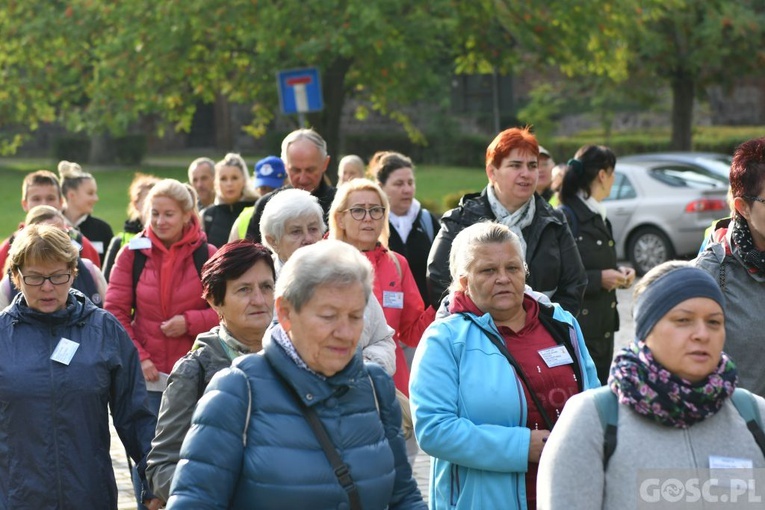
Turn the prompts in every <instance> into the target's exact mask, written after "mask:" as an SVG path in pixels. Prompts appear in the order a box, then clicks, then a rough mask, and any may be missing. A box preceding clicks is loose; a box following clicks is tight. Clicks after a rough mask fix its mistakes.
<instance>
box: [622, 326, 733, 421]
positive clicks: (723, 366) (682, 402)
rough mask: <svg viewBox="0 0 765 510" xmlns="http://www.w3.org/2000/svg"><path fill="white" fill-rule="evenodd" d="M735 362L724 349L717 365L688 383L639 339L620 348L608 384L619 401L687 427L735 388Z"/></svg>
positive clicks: (719, 405)
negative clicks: (701, 378)
mask: <svg viewBox="0 0 765 510" xmlns="http://www.w3.org/2000/svg"><path fill="white" fill-rule="evenodd" d="M737 374H738V373H737V370H736V365H735V364H734V363H733V361H732V360H731V359H730V358H729V357H728V355H727V354H725V353H724V352H723V353H722V356H721V357H720V363H718V365H717V368H716V369H715V370H714V371H713V372H712V373H711V374H709V375H708V376H707V377H706V378H705V379H704V380H702V381H699V382H697V383H691V382H689V381H687V380H686V379H683V378H682V377H680V376H677V375H675V374H673V373H671V372H670V371H669V370H667V369H666V368H664V367H663V366H662V365H661V364H660V363H659V362H658V361H656V360H655V359H654V357H653V354H652V353H651V350H650V349H649V348H648V346H646V344H645V342H643V341H642V340H641V341H639V342H637V343H633V344H631V345H629V346H628V347H625V348H624V349H622V351H621V352H620V353H619V354H617V355H616V357H615V358H614V362H613V364H612V365H611V376H610V377H609V378H608V385H609V387H610V388H611V391H613V392H614V393H615V394H616V396H617V398H618V400H619V402H620V403H622V404H625V405H628V406H629V407H630V408H632V410H633V411H635V412H636V413H638V414H641V415H643V416H646V417H647V418H649V419H651V420H653V421H655V422H656V423H659V424H661V425H665V426H667V427H675V428H680V429H686V428H688V427H690V426H692V425H694V424H696V423H698V422H701V421H703V420H705V419H706V418H709V417H710V416H713V415H714V414H715V413H717V411H719V410H720V408H722V406H723V404H724V403H725V400H726V399H728V398H729V397H730V396H731V395H732V394H733V390H735V389H736V382H737V379H738V375H737Z"/></svg>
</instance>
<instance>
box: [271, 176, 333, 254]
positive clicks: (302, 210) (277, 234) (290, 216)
mask: <svg viewBox="0 0 765 510" xmlns="http://www.w3.org/2000/svg"><path fill="white" fill-rule="evenodd" d="M306 217H310V218H311V219H313V218H316V220H318V222H319V224H320V225H321V233H322V235H324V232H326V231H327V225H326V224H325V223H324V211H323V210H322V208H321V205H320V204H319V200H318V199H317V198H316V197H315V196H313V195H311V194H310V193H308V192H307V191H305V190H302V189H295V188H289V189H284V190H280V191H279V192H278V193H274V195H272V196H271V199H270V200H269V201H268V203H267V204H266V206H265V207H264V208H263V215H262V216H261V218H260V238H261V239H262V240H263V244H264V245H266V246H267V247H268V248H269V249H270V250H271V251H273V252H276V249H275V248H274V246H273V245H274V244H278V243H279V241H281V239H282V236H283V235H284V226H285V225H286V224H287V222H288V221H290V220H294V219H296V218H306ZM269 237H270V238H272V239H273V244H272V243H271V242H269V241H268V238H269Z"/></svg>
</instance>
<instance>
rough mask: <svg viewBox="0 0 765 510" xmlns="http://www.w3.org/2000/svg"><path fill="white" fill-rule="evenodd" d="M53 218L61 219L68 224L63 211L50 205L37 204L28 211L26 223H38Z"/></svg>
mask: <svg viewBox="0 0 765 510" xmlns="http://www.w3.org/2000/svg"><path fill="white" fill-rule="evenodd" d="M52 219H57V220H60V221H61V222H62V223H63V224H64V225H66V218H64V215H63V213H62V212H61V211H59V210H58V209H56V208H55V207H51V206H49V205H36V206H34V207H33V208H31V209H30V210H29V212H28V213H27V216H26V218H24V225H38V224H40V223H44V222H46V221H50V220H52Z"/></svg>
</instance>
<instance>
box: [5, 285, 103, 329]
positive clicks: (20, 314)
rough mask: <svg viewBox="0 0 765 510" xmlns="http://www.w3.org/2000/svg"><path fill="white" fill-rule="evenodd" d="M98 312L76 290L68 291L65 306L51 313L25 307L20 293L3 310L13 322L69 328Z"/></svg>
mask: <svg viewBox="0 0 765 510" xmlns="http://www.w3.org/2000/svg"><path fill="white" fill-rule="evenodd" d="M96 310H98V307H97V306H96V305H94V304H93V303H92V302H90V300H89V299H88V298H86V297H85V295H84V294H83V293H81V292H80V291H78V290H76V289H71V290H69V297H68V298H67V300H66V306H65V307H64V308H63V309H61V310H58V311H56V312H52V313H45V312H39V311H37V310H33V309H32V308H29V307H28V306H27V302H26V299H24V295H23V294H22V293H18V294H17V295H16V297H15V298H14V299H13V302H11V305H10V306H9V307H8V308H7V309H6V310H5V313H6V314H7V315H8V316H9V317H10V318H11V320H12V321H13V322H14V323H15V322H26V323H34V322H38V323H42V324H49V325H59V326H70V325H73V324H77V323H84V322H85V320H86V319H87V318H88V316H89V315H90V314H92V313H93V312H94V311H96Z"/></svg>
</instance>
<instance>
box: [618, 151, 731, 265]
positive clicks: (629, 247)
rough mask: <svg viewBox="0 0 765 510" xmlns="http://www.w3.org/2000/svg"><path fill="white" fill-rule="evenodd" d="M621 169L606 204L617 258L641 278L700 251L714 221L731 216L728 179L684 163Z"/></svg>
mask: <svg viewBox="0 0 765 510" xmlns="http://www.w3.org/2000/svg"><path fill="white" fill-rule="evenodd" d="M621 161H622V160H621V159H620V160H619V162H618V163H617V164H616V170H615V172H616V175H615V179H614V185H613V188H611V194H610V195H609V196H608V197H607V198H606V199H605V200H604V201H603V204H604V205H605V207H606V211H607V214H608V218H609V219H610V220H611V225H612V227H613V234H614V241H615V242H616V253H617V257H618V258H619V259H620V260H624V259H627V260H629V261H630V262H631V263H632V265H633V267H634V268H635V271H636V272H637V274H638V275H643V274H645V273H646V271H648V270H649V269H651V268H652V267H654V266H656V265H658V264H660V263H662V262H665V261H667V260H671V259H673V258H677V257H683V256H687V255H693V254H695V253H697V252H698V249H699V245H700V244H701V242H702V240H703V236H704V230H705V229H706V228H707V227H708V226H709V225H710V223H711V222H712V220H714V219H716V218H721V217H724V216H727V215H728V205H727V203H726V194H727V191H728V178H727V176H722V175H719V174H716V173H714V172H709V171H704V170H700V169H699V168H698V167H696V166H694V165H689V164H684V163H679V162H661V161H645V162H640V163H629V164H627V163H622V162H621Z"/></svg>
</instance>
